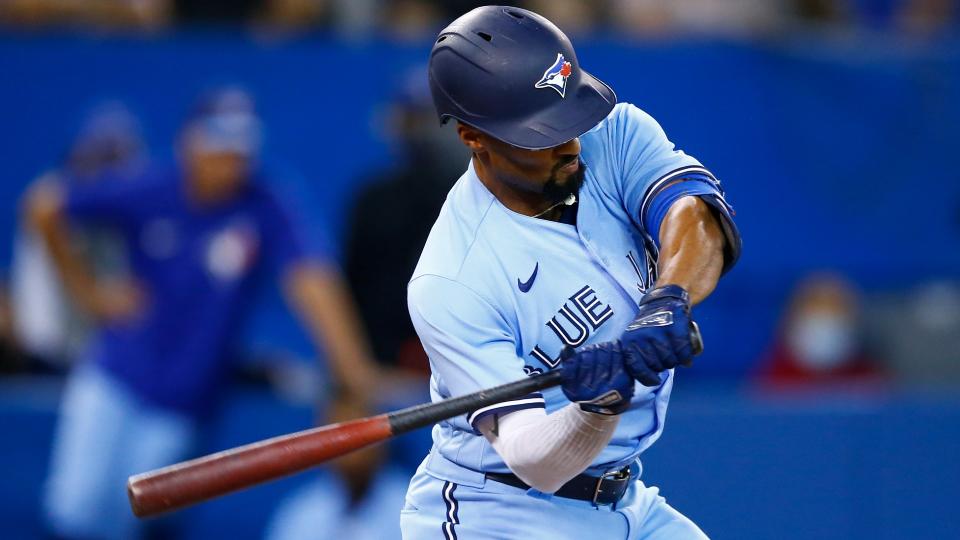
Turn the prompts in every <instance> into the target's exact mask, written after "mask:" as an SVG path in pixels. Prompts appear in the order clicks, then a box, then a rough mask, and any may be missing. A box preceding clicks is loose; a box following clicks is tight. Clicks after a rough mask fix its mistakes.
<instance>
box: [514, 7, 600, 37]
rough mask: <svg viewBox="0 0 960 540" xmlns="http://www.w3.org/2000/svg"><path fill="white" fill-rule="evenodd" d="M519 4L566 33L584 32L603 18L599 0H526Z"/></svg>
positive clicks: (577, 33) (595, 26) (594, 27)
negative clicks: (596, 0)
mask: <svg viewBox="0 0 960 540" xmlns="http://www.w3.org/2000/svg"><path fill="white" fill-rule="evenodd" d="M521 6H522V7H523V8H525V9H529V10H530V11H533V12H534V13H539V14H540V15H543V16H544V17H546V18H547V19H548V20H549V21H551V22H553V23H554V24H556V25H557V26H559V27H560V28H562V29H563V31H564V33H566V34H567V35H579V34H586V33H588V32H590V31H591V30H594V29H596V28H597V26H599V24H600V22H601V21H602V20H603V15H604V13H603V8H604V7H605V6H604V5H603V3H601V2H595V1H590V0H527V1H526V2H523V3H522V4H521Z"/></svg>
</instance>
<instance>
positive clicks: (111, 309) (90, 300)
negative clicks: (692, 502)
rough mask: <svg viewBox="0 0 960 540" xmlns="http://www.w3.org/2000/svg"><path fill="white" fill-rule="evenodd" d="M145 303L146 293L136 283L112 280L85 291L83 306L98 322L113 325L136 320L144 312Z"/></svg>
mask: <svg viewBox="0 0 960 540" xmlns="http://www.w3.org/2000/svg"><path fill="white" fill-rule="evenodd" d="M145 301H146V298H145V295H144V292H143V290H142V289H141V288H140V287H139V286H138V285H137V284H136V283H134V282H132V281H129V280H125V279H111V280H105V281H102V282H100V283H97V284H96V286H95V287H93V288H92V289H90V290H87V291H85V292H84V294H83V299H82V304H83V306H84V308H85V309H86V310H87V312H88V313H90V314H91V315H93V316H94V317H95V318H96V319H97V320H100V321H102V322H108V323H111V322H125V321H129V320H131V319H133V318H135V317H136V316H137V315H139V314H140V313H141V312H142V311H143V308H144V303H145Z"/></svg>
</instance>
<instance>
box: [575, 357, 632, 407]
mask: <svg viewBox="0 0 960 540" xmlns="http://www.w3.org/2000/svg"><path fill="white" fill-rule="evenodd" d="M560 358H561V361H562V364H561V368H560V369H561V375H562V376H563V383H562V386H561V388H562V389H563V394H564V395H565V396H567V399H569V400H570V401H572V402H574V403H579V404H580V408H581V409H583V410H585V411H587V412H592V413H596V414H606V415H615V414H620V413H622V412H623V411H625V410H627V407H629V406H630V399H631V398H633V386H634V384H635V383H634V381H633V377H632V376H631V375H630V373H628V372H627V370H626V367H625V366H624V355H623V350H622V349H621V347H620V344H619V343H616V342H613V343H601V344H598V345H588V346H586V347H584V348H582V349H580V350H579V351H574V350H573V349H572V348H570V347H565V348H564V350H563V352H562V353H560Z"/></svg>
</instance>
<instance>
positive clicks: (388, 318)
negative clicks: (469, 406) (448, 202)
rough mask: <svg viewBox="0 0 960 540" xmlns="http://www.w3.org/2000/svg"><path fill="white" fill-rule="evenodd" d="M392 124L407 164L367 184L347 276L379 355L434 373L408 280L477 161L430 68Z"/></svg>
mask: <svg viewBox="0 0 960 540" xmlns="http://www.w3.org/2000/svg"><path fill="white" fill-rule="evenodd" d="M384 123H385V125H386V128H387V131H388V132H389V134H390V137H391V138H392V139H393V144H394V147H395V149H396V153H398V154H399V165H398V166H395V167H393V168H392V169H389V170H386V171H382V172H379V173H376V174H375V175H374V176H373V177H372V178H370V179H369V180H367V181H363V182H361V185H363V186H364V187H362V188H361V189H360V190H359V191H358V193H357V195H356V199H355V200H354V203H353V205H352V207H351V210H350V214H349V216H348V229H347V230H348V232H347V238H346V241H345V245H344V271H345V273H346V276H347V280H348V282H349V284H350V288H351V289H352V290H353V293H354V295H355V297H356V299H357V305H358V306H359V308H360V314H361V316H362V317H363V321H364V323H365V325H366V327H367V328H376V329H377V339H376V341H375V342H374V344H373V347H374V352H375V353H376V357H377V358H378V359H380V360H381V361H384V362H387V363H389V364H390V365H393V366H398V367H403V368H411V369H414V370H426V354H425V353H424V352H423V349H422V348H421V347H420V340H419V339H418V338H417V334H416V332H415V331H414V329H413V324H412V323H411V322H410V315H409V313H408V312H407V281H409V279H410V276H411V275H412V274H413V269H414V267H415V266H416V264H417V260H418V259H419V258H420V252H421V250H422V249H423V244H424V243H425V242H426V240H427V235H428V234H429V233H430V227H432V226H433V222H434V220H435V218H436V216H437V214H438V213H439V212H440V207H441V206H442V205H443V201H444V200H445V199H446V195H447V191H449V189H450V187H451V186H452V181H451V179H452V178H457V177H459V176H460V175H461V174H463V171H464V170H465V169H466V164H467V162H468V160H469V156H468V154H467V153H466V151H465V148H464V147H463V145H462V144H459V141H458V140H457V138H456V137H455V135H454V133H453V132H452V131H451V130H450V129H448V128H445V127H441V126H440V123H439V121H438V120H437V116H436V113H435V112H434V109H433V102H432V101H431V98H430V89H429V87H428V85H427V76H426V69H425V68H421V69H415V70H413V71H411V72H409V73H408V75H407V77H406V80H405V81H404V82H403V84H402V85H401V87H400V91H399V92H398V94H397V97H396V100H395V102H394V104H393V105H392V106H391V107H390V109H389V110H388V111H387V113H386V115H385V116H384Z"/></svg>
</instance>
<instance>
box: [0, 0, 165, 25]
mask: <svg viewBox="0 0 960 540" xmlns="http://www.w3.org/2000/svg"><path fill="white" fill-rule="evenodd" d="M171 14H172V10H171V1H170V0H97V1H95V2H92V1H89V0H5V1H0V22H5V23H7V24H14V25H17V26H27V27H33V26H88V27H100V28H140V29H152V28H157V27H160V26H163V25H165V24H166V23H167V22H168V21H169V19H170V16H171Z"/></svg>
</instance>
